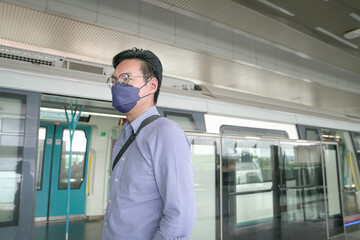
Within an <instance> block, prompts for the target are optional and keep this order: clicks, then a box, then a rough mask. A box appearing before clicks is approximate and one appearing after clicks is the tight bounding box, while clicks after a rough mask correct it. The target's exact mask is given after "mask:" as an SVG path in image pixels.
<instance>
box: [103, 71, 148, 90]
mask: <svg viewBox="0 0 360 240" xmlns="http://www.w3.org/2000/svg"><path fill="white" fill-rule="evenodd" d="M136 77H142V78H144V79H146V78H150V77H151V76H146V75H143V76H130V75H129V74H128V73H121V74H120V75H119V76H118V77H117V78H116V77H115V76H114V75H112V76H110V77H108V79H107V80H106V84H107V85H108V87H109V88H110V89H111V88H112V87H113V86H115V85H116V84H117V83H119V84H120V85H122V86H125V85H128V84H129V81H130V80H134V79H132V78H136ZM120 79H122V80H120Z"/></svg>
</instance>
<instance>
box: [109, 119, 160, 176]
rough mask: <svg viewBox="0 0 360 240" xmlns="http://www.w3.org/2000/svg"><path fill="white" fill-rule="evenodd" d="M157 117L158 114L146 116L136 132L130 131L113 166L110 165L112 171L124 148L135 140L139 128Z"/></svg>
mask: <svg viewBox="0 0 360 240" xmlns="http://www.w3.org/2000/svg"><path fill="white" fill-rule="evenodd" d="M158 118H161V116H160V115H152V116H150V117H148V118H146V119H145V120H144V121H142V123H141V124H140V126H139V128H138V130H137V131H136V133H134V131H133V132H132V134H131V136H130V137H129V138H128V140H127V141H126V142H125V144H124V146H123V147H122V148H121V149H120V151H119V153H118V154H117V155H116V158H115V160H114V163H113V166H112V171H114V168H115V166H116V164H117V163H118V161H119V159H120V158H121V156H122V155H123V154H124V152H125V151H126V149H127V148H128V147H129V146H130V144H131V143H132V142H133V141H134V140H135V138H136V136H137V135H138V134H139V132H140V130H141V129H142V128H144V127H145V126H146V125H148V124H149V123H151V122H152V121H154V120H156V119H158Z"/></svg>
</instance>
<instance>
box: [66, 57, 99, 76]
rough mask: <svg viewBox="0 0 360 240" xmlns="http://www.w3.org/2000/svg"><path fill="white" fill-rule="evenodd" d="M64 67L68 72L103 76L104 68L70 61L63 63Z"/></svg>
mask: <svg viewBox="0 0 360 240" xmlns="http://www.w3.org/2000/svg"><path fill="white" fill-rule="evenodd" d="M64 66H65V67H66V68H67V69H70V70H76V71H81V72H87V73H94V74H101V75H104V68H103V67H99V66H94V65H89V64H84V63H79V62H75V61H71V60H66V61H64Z"/></svg>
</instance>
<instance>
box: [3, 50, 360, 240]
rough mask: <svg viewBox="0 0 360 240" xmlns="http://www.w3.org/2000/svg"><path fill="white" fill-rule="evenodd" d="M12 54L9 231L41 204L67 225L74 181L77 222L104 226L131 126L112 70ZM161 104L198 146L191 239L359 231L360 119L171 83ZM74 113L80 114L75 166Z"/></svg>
mask: <svg viewBox="0 0 360 240" xmlns="http://www.w3.org/2000/svg"><path fill="white" fill-rule="evenodd" d="M7 50H8V51H3V52H2V53H1V58H0V100H1V101H0V123H1V124H0V126H1V129H0V130H1V134H0V137H1V152H2V154H1V156H0V158H1V159H0V161H1V163H2V164H1V166H2V167H1V168H2V169H1V171H2V172H1V176H0V186H1V187H0V189H2V190H1V191H2V194H1V196H0V207H1V211H0V214H1V215H0V225H1V226H12V224H25V223H21V218H22V216H23V215H22V214H24V212H26V211H25V210H24V211H22V208H24V209H25V206H24V205H22V204H25V202H27V201H28V202H27V204H29V203H31V201H30V200H31V199H34V200H33V201H34V202H33V208H32V209H31V208H30V209H29V207H27V209H28V210H27V211H30V213H29V214H33V216H34V218H35V221H54V220H63V219H65V215H66V208H67V191H66V188H67V184H68V172H69V171H70V172H71V177H70V184H71V190H70V192H71V193H70V196H71V198H70V219H79V218H80V219H83V218H86V219H89V220H94V219H101V217H102V216H103V215H104V213H105V209H106V204H107V198H108V194H109V180H110V176H111V159H112V157H113V156H112V147H113V146H114V144H115V141H116V139H117V137H118V136H119V134H120V132H121V128H122V125H123V124H124V122H125V121H126V118H125V116H124V115H122V114H120V113H119V112H117V111H116V110H115V109H113V108H112V104H111V92H110V90H109V89H108V87H107V85H106V83H105V82H106V78H107V76H109V75H111V73H112V71H113V69H112V68H111V67H110V66H102V65H95V64H92V63H86V62H81V61H77V60H74V59H63V58H60V57H57V56H49V55H46V56H45V55H44V54H39V53H33V52H28V51H27V52H24V51H21V52H20V53H19V51H17V50H16V51H14V49H11V48H7ZM25 53H26V54H25ZM25 55H26V56H25ZM157 105H158V110H159V112H160V113H161V114H162V115H163V116H165V117H167V118H169V119H171V120H173V121H175V122H176V123H177V124H178V125H179V126H180V127H182V128H183V129H184V131H185V132H186V133H187V135H188V138H189V142H190V144H191V151H192V157H193V168H194V182H195V190H196V204H197V220H196V223H195V226H194V229H193V232H192V239H207V240H211V239H214V240H215V239H265V238H266V239H290V238H293V236H294V235H295V236H296V235H298V236H302V238H301V239H330V238H334V237H344V235H345V232H351V231H355V230H358V229H359V223H360V198H359V193H360V189H359V188H360V186H359V184H360V178H359V163H360V162H359V161H360V121H359V120H358V119H354V118H350V117H347V116H342V115H339V114H337V113H334V112H330V111H325V110H323V109H316V108H314V107H305V106H304V105H297V104H293V103H284V102H281V101H275V100H269V99H266V98H262V97H260V96H254V95H251V94H247V93H242V92H236V91H233V90H231V89H224V88H217V87H214V86H210V85H196V84H194V83H192V82H191V81H188V80H179V79H175V78H173V77H170V76H166V75H165V76H164V78H163V86H162V88H161V91H160V97H159V101H158V104H157ZM65 107H66V108H67V109H70V108H73V109H74V110H75V109H76V113H78V114H80V118H79V121H78V123H77V126H76V130H75V133H74V139H73V144H72V155H71V158H72V161H71V166H70V165H69V153H70V138H69V126H68V123H67V120H66V114H65V110H64V109H65ZM80 111H81V113H80ZM68 113H69V114H70V112H68ZM30 126H33V127H32V128H31V127H30ZM34 139H35V140H36V141H32V140H34ZM27 144H28V145H30V146H32V148H31V147H30V148H29V147H27ZM31 149H35V151H34V152H31ZM27 154H30V155H31V154H33V156H36V161H33V162H31V159H30V157H28V156H29V155H27ZM5 163H6V164H5ZM69 168H70V169H69ZM26 171H27V172H26ZM31 183H34V184H31ZM23 194H28V195H23ZM22 196H28V197H29V198H24V197H22ZM32 196H35V197H34V198H33V197H32ZM27 206H29V205H27ZM30 206H31V205H30ZM29 224H30V223H29Z"/></svg>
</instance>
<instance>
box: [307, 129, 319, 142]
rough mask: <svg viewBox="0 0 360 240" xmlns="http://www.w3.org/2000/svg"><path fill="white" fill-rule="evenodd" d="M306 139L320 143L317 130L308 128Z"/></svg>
mask: <svg viewBox="0 0 360 240" xmlns="http://www.w3.org/2000/svg"><path fill="white" fill-rule="evenodd" d="M305 139H306V140H310V141H319V140H320V135H319V133H318V131H317V129H312V128H306V130H305Z"/></svg>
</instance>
